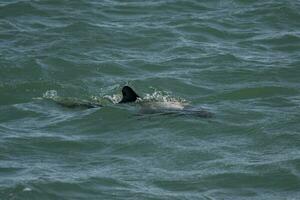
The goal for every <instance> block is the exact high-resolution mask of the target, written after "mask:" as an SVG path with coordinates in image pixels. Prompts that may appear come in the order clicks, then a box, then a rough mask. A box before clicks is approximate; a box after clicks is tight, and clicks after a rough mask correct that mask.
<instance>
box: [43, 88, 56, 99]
mask: <svg viewBox="0 0 300 200" xmlns="http://www.w3.org/2000/svg"><path fill="white" fill-rule="evenodd" d="M43 98H45V99H53V100H55V99H57V98H58V95H57V91H56V90H47V91H46V92H45V93H44V94H43Z"/></svg>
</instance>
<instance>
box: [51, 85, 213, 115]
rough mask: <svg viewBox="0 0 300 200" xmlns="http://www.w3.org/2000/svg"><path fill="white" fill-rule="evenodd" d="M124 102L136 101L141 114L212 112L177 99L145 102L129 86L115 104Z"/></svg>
mask: <svg viewBox="0 0 300 200" xmlns="http://www.w3.org/2000/svg"><path fill="white" fill-rule="evenodd" d="M56 103H58V104H60V105H62V106H64V107H69V108H76V107H81V108H97V107H103V105H101V104H98V103H94V102H89V101H78V102H68V101H56ZM125 103H136V104H137V105H139V106H140V113H141V114H159V115H187V116H197V117H203V118H210V117H212V116H213V114H212V113H210V112H208V111H205V110H202V109H200V110H199V109H193V108H191V107H190V106H187V104H184V103H181V102H178V101H167V102H165V101H155V102H147V101H143V99H142V98H141V97H140V96H139V95H138V94H137V93H136V92H135V91H134V90H133V89H132V88H131V87H129V86H124V87H123V88H122V99H121V101H119V102H118V103H117V104H125Z"/></svg>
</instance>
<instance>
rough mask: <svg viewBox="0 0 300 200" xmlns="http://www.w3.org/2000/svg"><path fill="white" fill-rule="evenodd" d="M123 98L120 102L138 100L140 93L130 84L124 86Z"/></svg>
mask: <svg viewBox="0 0 300 200" xmlns="http://www.w3.org/2000/svg"><path fill="white" fill-rule="evenodd" d="M122 95H123V97H122V100H121V101H120V102H119V103H129V102H134V101H136V100H137V98H138V97H139V95H137V94H136V93H135V91H133V89H132V88H131V87H129V86H124V87H123V89H122Z"/></svg>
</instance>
